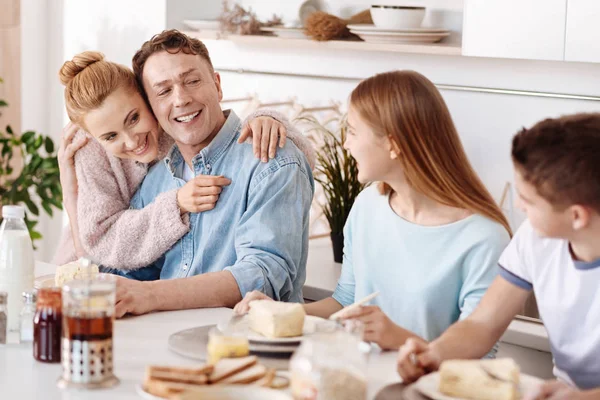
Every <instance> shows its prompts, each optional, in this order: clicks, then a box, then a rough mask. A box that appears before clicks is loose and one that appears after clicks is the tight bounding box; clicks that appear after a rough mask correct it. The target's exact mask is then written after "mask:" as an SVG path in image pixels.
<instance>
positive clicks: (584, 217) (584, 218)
mask: <svg viewBox="0 0 600 400" xmlns="http://www.w3.org/2000/svg"><path fill="white" fill-rule="evenodd" d="M569 212H570V214H571V221H572V222H571V223H572V228H573V230H575V231H580V230H582V229H584V228H585V227H587V226H588V225H589V224H590V220H591V218H592V211H591V210H590V209H589V208H588V207H585V206H582V205H579V204H575V205H573V206H571V207H569Z"/></svg>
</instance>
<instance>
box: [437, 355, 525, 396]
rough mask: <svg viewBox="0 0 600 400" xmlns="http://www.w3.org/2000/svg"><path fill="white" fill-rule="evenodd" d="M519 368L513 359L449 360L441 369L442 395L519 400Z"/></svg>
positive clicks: (440, 388) (440, 389)
mask: <svg viewBox="0 0 600 400" xmlns="http://www.w3.org/2000/svg"><path fill="white" fill-rule="evenodd" d="M518 385H519V366H518V365H517V364H516V363H515V362H514V361H513V360H512V359H509V358H503V359H497V360H449V361H444V362H443V363H442V365H441V366H440V385H439V391H440V392H441V393H443V394H445V395H448V396H453V397H459V398H462V399H471V400H517V399H518Z"/></svg>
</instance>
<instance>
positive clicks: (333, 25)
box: [304, 10, 373, 41]
mask: <svg viewBox="0 0 600 400" xmlns="http://www.w3.org/2000/svg"><path fill="white" fill-rule="evenodd" d="M372 23H373V20H372V19H371V11H369V10H364V11H361V12H360V13H358V14H356V15H353V16H352V17H350V19H347V20H345V19H342V18H339V17H336V16H335V15H331V14H328V13H326V12H323V11H316V12H314V13H312V14H310V15H309V16H308V18H307V19H306V24H305V25H306V26H305V27H304V29H305V32H306V34H307V35H308V36H310V37H311V38H313V39H315V40H319V41H324V40H333V39H350V38H352V39H357V38H358V37H357V36H356V35H354V34H352V33H350V31H349V30H348V27H347V25H348V24H372Z"/></svg>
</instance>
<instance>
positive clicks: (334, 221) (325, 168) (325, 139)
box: [296, 116, 365, 262]
mask: <svg viewBox="0 0 600 400" xmlns="http://www.w3.org/2000/svg"><path fill="white" fill-rule="evenodd" d="M296 120H297V121H298V122H304V123H306V124H307V125H308V127H309V130H310V131H312V132H311V133H313V135H312V137H313V142H314V143H315V145H316V146H315V147H316V150H317V165H316V167H315V173H314V176H315V180H316V181H317V182H318V183H319V184H320V185H321V186H322V188H323V192H324V195H325V199H326V201H325V203H324V204H322V205H321V206H322V209H323V214H324V215H325V218H326V219H327V222H328V224H329V227H330V229H331V233H330V236H331V242H332V244H333V255H334V260H335V261H336V262H342V259H343V248H344V225H345V224H346V220H347V219H348V215H349V214H350V209H351V208H352V205H353V204H354V200H356V197H357V196H358V194H359V193H360V192H361V191H362V190H363V189H364V188H365V185H364V184H362V183H360V182H359V181H358V167H357V164H356V160H355V159H354V158H353V157H352V156H351V155H350V153H349V152H348V150H346V149H344V141H345V140H346V135H347V131H348V124H347V120H346V116H342V117H340V118H339V119H335V120H330V121H328V122H326V123H324V124H322V123H320V122H319V121H318V120H317V119H316V118H315V117H313V116H301V117H298V118H297V119H296Z"/></svg>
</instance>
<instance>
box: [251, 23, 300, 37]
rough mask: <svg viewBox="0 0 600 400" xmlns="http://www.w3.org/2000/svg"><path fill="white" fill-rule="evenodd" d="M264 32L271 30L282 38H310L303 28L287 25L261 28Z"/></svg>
mask: <svg viewBox="0 0 600 400" xmlns="http://www.w3.org/2000/svg"><path fill="white" fill-rule="evenodd" d="M260 30H261V31H263V32H271V33H273V34H275V35H277V36H279V37H280V38H285V39H308V36H306V35H305V34H304V29H303V28H286V27H281V26H280V27H276V26H272V27H265V28H260Z"/></svg>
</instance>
